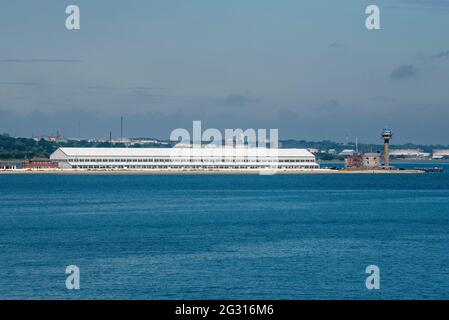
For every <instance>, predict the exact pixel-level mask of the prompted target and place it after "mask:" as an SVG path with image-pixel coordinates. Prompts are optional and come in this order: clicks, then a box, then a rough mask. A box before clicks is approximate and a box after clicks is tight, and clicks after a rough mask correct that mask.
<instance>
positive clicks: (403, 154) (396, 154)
mask: <svg viewBox="0 0 449 320" xmlns="http://www.w3.org/2000/svg"><path fill="white" fill-rule="evenodd" d="M390 157H393V158H429V157H430V153H429V152H423V151H422V150H420V149H392V150H390Z"/></svg>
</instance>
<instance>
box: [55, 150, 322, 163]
mask: <svg viewBox="0 0 449 320" xmlns="http://www.w3.org/2000/svg"><path fill="white" fill-rule="evenodd" d="M174 155H176V156H202V157H208V156H210V157H213V156H225V157H226V156H229V157H235V156H260V155H262V156H265V155H266V156H279V157H304V158H315V156H314V155H313V154H312V153H310V152H309V151H307V150H306V149H270V148H229V147H228V148H59V149H58V150H56V151H55V152H54V153H53V154H52V155H51V156H50V159H54V160H58V159H67V158H72V157H73V158H77V157H170V156H174Z"/></svg>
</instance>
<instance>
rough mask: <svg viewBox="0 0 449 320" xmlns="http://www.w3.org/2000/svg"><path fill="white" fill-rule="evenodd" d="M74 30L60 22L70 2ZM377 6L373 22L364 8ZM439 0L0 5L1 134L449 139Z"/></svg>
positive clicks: (448, 46) (448, 18)
mask: <svg viewBox="0 0 449 320" xmlns="http://www.w3.org/2000/svg"><path fill="white" fill-rule="evenodd" d="M69 4H77V5H78V6H79V7H80V9H81V30H79V31H67V30H66V29H65V18H66V14H65V7H66V6H67V5H69ZM369 4H376V5H378V6H379V7H380V9H381V28H382V29H381V30H378V31H368V30H367V29H366V28H365V18H366V15H365V13H364V12H365V8H366V6H367V5H369ZM448 30H449V1H448V0H426V1H424V0H388V1H387V0H376V1H374V0H373V1H360V0H359V1H356V0H344V1H343V0H340V1H335V0H327V1H324V0H314V1H311V0H310V1H300V0H280V1H273V0H271V1H268V0H226V1H210V0H176V1H174V0H157V1H156V0H130V1H111V0H109V1H103V0H97V1H85V0H72V1H60V0H52V1H51V0H40V1H33V2H31V1H23V0H18V1H14V2H12V1H10V2H6V3H4V4H2V9H1V11H0V39H1V50H0V132H7V133H10V134H12V135H18V136H31V134H32V133H34V134H49V133H55V132H56V131H60V132H64V134H65V135H66V136H73V137H76V136H78V123H81V132H82V136H84V137H88V136H89V137H91V136H97V137H107V136H108V135H109V131H110V130H112V132H113V135H115V136H118V135H119V127H120V115H122V114H123V115H124V117H125V134H126V135H127V136H152V137H158V138H168V136H169V133H170V132H171V131H172V130H173V129H175V128H178V127H184V128H191V126H192V121H193V120H201V121H202V122H203V127H214V128H219V129H224V128H267V129H269V128H278V129H279V133H280V137H281V138H284V139H285V138H295V139H307V140H321V139H330V140H336V141H344V140H345V139H346V138H347V137H348V138H349V139H351V140H354V139H355V137H358V138H359V141H367V142H376V141H379V132H380V130H381V129H382V128H383V127H385V126H389V127H392V128H393V129H394V131H395V137H394V139H395V142H398V143H399V142H416V143H444V144H449V139H448V137H449V125H448V119H449V90H448V83H449V41H448V39H449V38H448Z"/></svg>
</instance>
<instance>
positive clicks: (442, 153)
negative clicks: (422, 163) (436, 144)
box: [432, 149, 449, 159]
mask: <svg viewBox="0 0 449 320" xmlns="http://www.w3.org/2000/svg"><path fill="white" fill-rule="evenodd" d="M432 158H433V159H445V158H449V149H437V150H433V153H432Z"/></svg>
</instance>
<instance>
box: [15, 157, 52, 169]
mask: <svg viewBox="0 0 449 320" xmlns="http://www.w3.org/2000/svg"><path fill="white" fill-rule="evenodd" d="M23 168H24V169H58V168H59V164H58V162H56V161H52V160H49V159H32V160H27V161H25V162H24V163H23Z"/></svg>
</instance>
